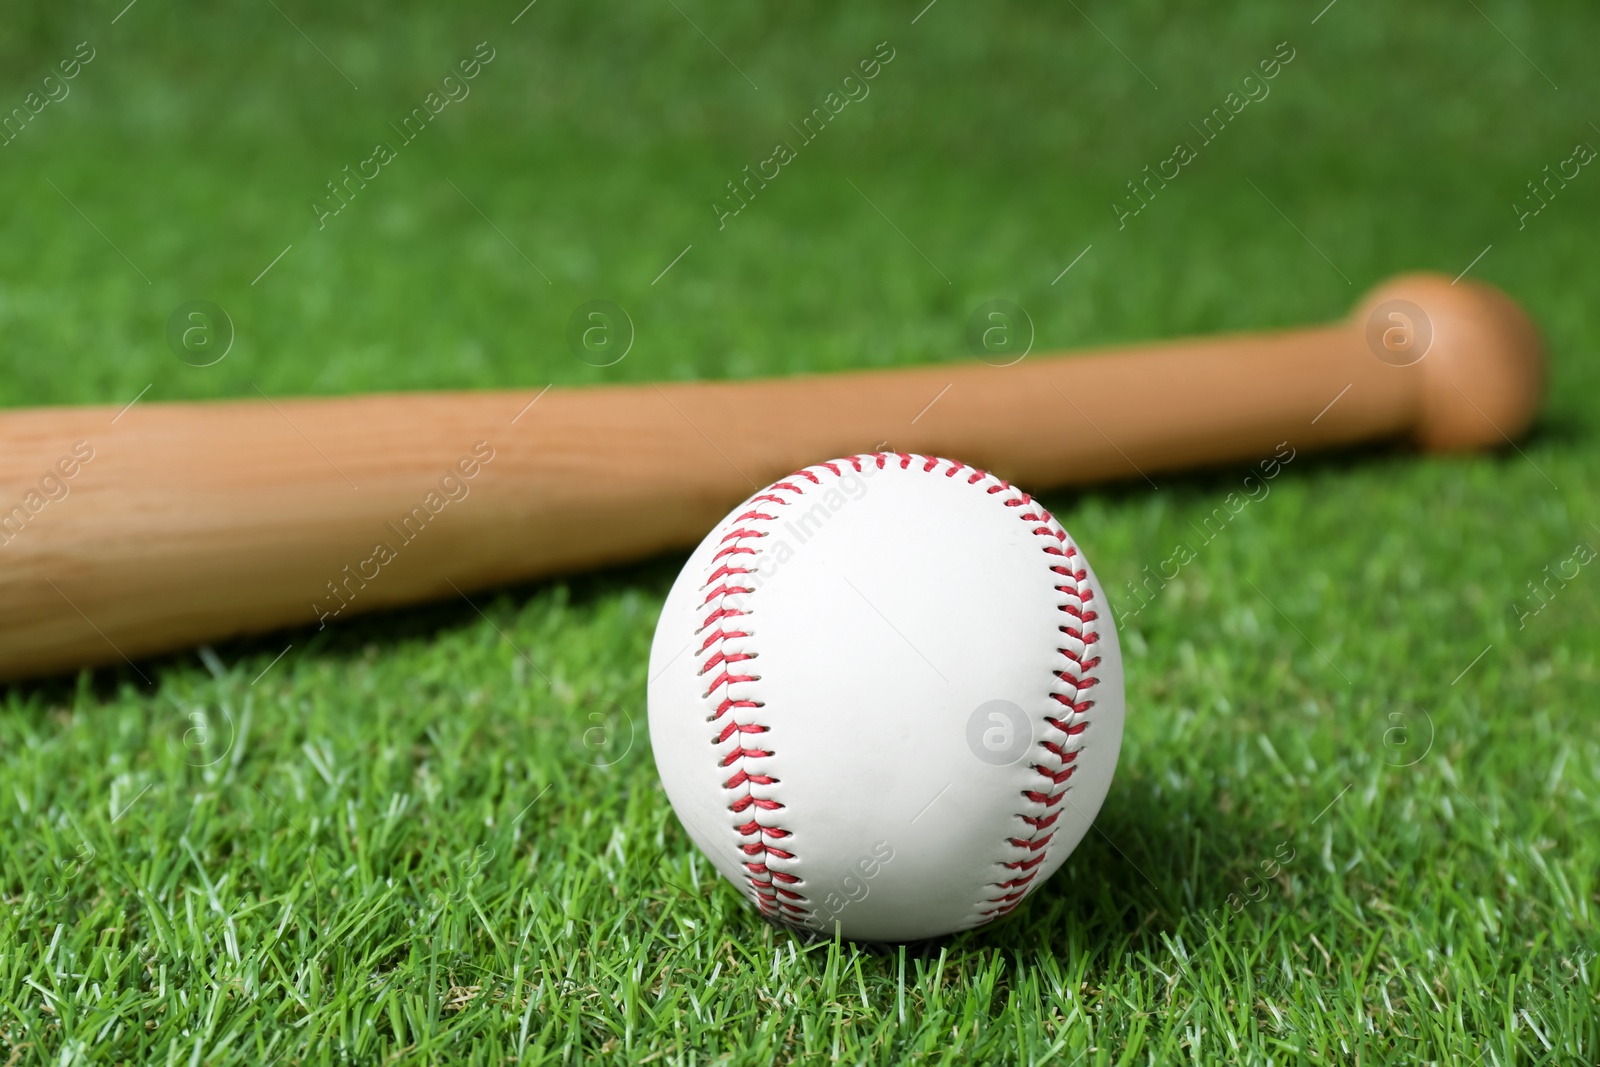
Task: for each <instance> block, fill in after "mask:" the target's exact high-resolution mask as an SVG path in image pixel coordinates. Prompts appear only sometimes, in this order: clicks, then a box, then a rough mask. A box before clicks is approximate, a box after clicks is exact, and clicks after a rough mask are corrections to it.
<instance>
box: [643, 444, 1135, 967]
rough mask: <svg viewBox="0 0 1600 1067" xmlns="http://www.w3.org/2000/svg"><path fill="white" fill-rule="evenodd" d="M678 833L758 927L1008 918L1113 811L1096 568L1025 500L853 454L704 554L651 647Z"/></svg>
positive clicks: (910, 933)
mask: <svg viewBox="0 0 1600 1067" xmlns="http://www.w3.org/2000/svg"><path fill="white" fill-rule="evenodd" d="M650 678H651V681H650V689H649V705H650V739H651V744H652V746H653V747H654V750H655V759H656V767H657V769H658V771H659V772H660V774H661V781H662V784H663V785H664V786H665V787H666V791H667V796H668V797H669V798H670V799H671V801H672V806H673V808H674V809H675V810H676V811H677V813H678V818H679V819H680V820H681V821H682V823H683V825H684V827H685V829H687V830H688V832H689V836H690V837H691V838H693V840H694V842H695V844H696V845H698V846H699V847H700V849H701V851H703V852H704V853H705V854H706V856H707V857H708V858H709V859H710V860H711V862H712V863H713V864H714V865H715V866H716V868H717V869H718V870H719V871H721V872H722V874H723V875H724V876H725V877H727V878H728V879H729V880H730V881H731V882H733V884H734V885H736V886H738V887H739V889H740V890H741V891H743V892H744V894H745V895H746V896H747V897H749V898H750V900H751V901H752V902H753V903H754V904H755V905H756V906H757V907H758V908H759V909H760V911H761V913H762V914H763V915H765V916H766V917H767V918H769V919H771V920H773V921H776V922H782V923H786V924H789V925H794V926H803V927H809V928H811V929H814V930H819V931H822V932H825V933H828V934H830V935H831V934H832V933H833V932H834V931H835V929H836V928H837V929H838V930H839V931H841V932H842V934H843V936H844V937H846V938H851V939H859V940H868V941H910V940H916V939H919V938H925V937H933V936H937V935H940V934H946V933H951V932H953V931H957V930H965V929H968V928H970V927H974V926H979V925H981V924H983V923H985V922H988V921H990V920H992V919H994V918H997V917H998V916H1001V915H1004V914H1005V913H1006V912H1008V911H1010V910H1012V909H1013V908H1015V907H1016V906H1017V904H1018V903H1019V902H1020V901H1021V900H1022V898H1023V897H1024V896H1026V895H1027V894H1028V893H1030V892H1032V891H1034V890H1036V889H1038V887H1039V886H1040V885H1041V884H1043V883H1044V881H1045V880H1046V879H1047V878H1049V877H1050V875H1051V874H1052V873H1053V872H1054V871H1055V870H1056V869H1057V868H1058V867H1060V866H1061V864H1062V862H1063V861H1064V860H1065V859H1066V858H1067V855H1068V854H1069V853H1071V852H1072V850H1073V849H1074V848H1075V847H1077V844H1078V842H1079V841H1080V840H1081V839H1082V838H1083V836H1084V834H1085V833H1087V832H1088V829H1089V824H1090V823H1091V822H1092V821H1093V819H1094V817H1095V814H1096V813H1097V812H1098V811H1099V810H1100V805H1101V802H1102V801H1104V799H1105V796H1106V791H1107V789H1109V788H1110V785H1111V776H1112V773H1113V771H1114V770H1115V769H1116V763H1117V753H1118V750H1119V749H1120V748H1121V744H1122V717H1123V686H1122V657H1121V654H1120V652H1119V650H1118V647H1117V637H1116V631H1115V630H1114V629H1113V628H1112V625H1111V614H1110V611H1109V609H1108V607H1107V605H1106V601H1105V595H1104V593H1103V591H1102V589H1101V586H1100V584H1099V582H1097V581H1096V580H1095V577H1094V575H1093V573H1092V572H1091V571H1090V570H1089V566H1088V563H1087V562H1086V561H1085V560H1084V558H1083V555H1082V553H1081V552H1079V551H1078V549H1077V547H1076V546H1075V545H1074V544H1073V542H1072V540H1071V538H1069V537H1068V536H1067V534H1066V532H1065V531H1064V530H1062V528H1061V526H1060V524H1059V523H1057V522H1056V521H1055V520H1054V519H1053V518H1051V516H1050V515H1049V513H1048V512H1047V511H1045V509H1044V508H1043V507H1042V506H1040V505H1039V503H1038V502H1037V501H1035V500H1033V499H1032V498H1031V497H1029V496H1028V495H1027V494H1026V493H1024V492H1022V490H1020V489H1017V488H1015V487H1013V486H1011V485H1009V484H1007V483H1006V482H1004V481H1002V480H1000V479H999V478H997V477H995V476H994V475H991V474H987V473H985V472H983V471H979V470H975V469H974V468H972V467H968V466H966V465H964V464H961V463H957V462H955V461H953V460H947V459H938V458H934V457H929V456H918V455H906V454H891V453H884V454H873V455H861V456H853V457H849V458H847V459H841V460H835V461H833V462H831V463H824V464H819V465H817V466H815V467H809V468H807V469H805V470H803V471H800V472H797V473H796V474H793V475H791V476H789V477H788V478H785V479H783V480H782V481H780V482H776V483H774V484H773V485H771V486H769V487H767V488H766V489H763V490H761V491H760V492H759V493H756V494H755V495H753V496H751V497H750V499H748V500H746V501H745V502H744V503H743V504H740V505H739V506H738V507H737V508H735V509H734V510H733V511H732V512H731V513H730V514H729V515H728V517H727V518H726V519H724V520H723V521H722V522H721V523H719V524H718V526H717V528H716V529H715V530H713V531H712V532H711V533H710V534H709V535H708V536H707V537H706V539H705V541H704V542H702V543H701V545H700V547H699V548H698V549H696V550H695V552H694V554H693V555H692V556H691V557H690V558H689V562H688V564H687V565H685V567H684V568H683V572H682V573H681V574H680V575H679V576H678V580H677V582H676V583H675V584H674V585H673V587H672V592H671V593H670V594H669V595H668V597H667V602H666V606H665V607H664V609H663V610H662V613H661V621H660V623H659V624H658V626H657V628H656V635H655V642H654V645H653V647H652V649H651V653H650Z"/></svg>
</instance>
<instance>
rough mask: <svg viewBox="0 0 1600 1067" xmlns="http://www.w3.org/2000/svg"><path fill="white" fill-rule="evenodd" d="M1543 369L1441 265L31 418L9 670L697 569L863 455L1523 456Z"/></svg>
mask: <svg viewBox="0 0 1600 1067" xmlns="http://www.w3.org/2000/svg"><path fill="white" fill-rule="evenodd" d="M1396 301H1399V302H1400V303H1396ZM1419 355H1420V359H1419V358H1418V356H1419ZM1413 360H1415V362H1411V361H1413ZM1405 363H1409V365H1404V366H1402V365H1398V364H1405ZM1542 368H1543V361H1542V356H1541V345H1540V341H1539V338H1538V335H1537V333H1536V331H1535V329H1534V327H1533V325H1532V324H1531V323H1530V322H1529V320H1528V319H1527V317H1526V316H1524V315H1523V313H1522V312H1521V311H1520V310H1519V309H1518V308H1517V307H1516V305H1515V304H1513V303H1512V301H1511V300H1510V299H1508V298H1507V297H1505V296H1504V295H1502V294H1501V293H1499V292H1498V291H1496V290H1493V289H1490V288H1488V287H1486V286H1482V285H1476V284H1473V283H1470V282H1463V283H1461V284H1458V285H1452V284H1450V283H1448V282H1447V281H1446V280H1445V279H1443V278H1439V277H1436V276H1431V275H1413V276H1408V277H1404V278H1400V279H1396V280H1395V281H1392V282H1390V283H1389V284H1387V285H1385V286H1383V287H1382V288H1380V289H1379V290H1377V291H1376V292H1375V293H1373V294H1372V295H1371V296H1370V297H1368V299H1367V300H1366V301H1364V302H1363V303H1362V305H1361V306H1360V307H1359V308H1358V309H1357V311H1356V312H1355V314H1354V315H1352V316H1351V318H1350V319H1348V320H1347V321H1344V322H1339V323H1334V324H1331V325H1327V326H1319V327H1314V328H1309V329H1302V330H1294V331H1288V332H1279V333H1266V334H1251V335H1242V336H1229V337H1216V338H1206V339H1199V340H1185V341H1173V342H1165V343H1161V344H1148V345H1135V346H1129V347H1123V348H1113V349H1103V350H1098V351H1093V352H1085V353H1080V354H1075V355H1070V356H1065V355H1056V356H1030V357H1028V358H1026V359H1023V360H1022V361H1021V362H1019V363H1017V364H1015V365H1013V366H1006V367H995V366H987V365H984V364H983V363H971V364H941V365H937V366H930V367H920V368H912V369H903V370H887V371H869V372H856V373H844V374H830V375H819V376H814V377H801V378H790V379H782V380H763V381H743V382H694V383H672V384H661V385H625V386H609V387H595V388H583V389H560V388H552V389H549V390H548V391H547V392H546V393H543V394H540V393H537V391H535V390H525V391H501V392H477V393H427V394H401V395H380V396H360V397H348V398H329V399H299V400H288V399H279V400H268V399H266V398H264V397H262V398H256V399H247V400H231V401H220V402H206V403H182V404H162V403H147V402H145V403H138V404H136V405H134V406H133V407H131V408H128V409H126V410H120V409H119V408H118V407H115V406H110V407H74V408H40V409H28V410H13V411H8V412H4V413H0V605H3V611H0V678H19V677H24V676H29V675H39V674H45V673H49V672H55V671H60V670H63V669H68V668H75V667H79V666H83V665H90V664H100V663H113V662H120V661H121V660H124V659H126V660H128V661H129V662H136V661H138V660H139V659H140V657H144V656H148V655H150V654H151V653H156V652H161V651H165V650H170V649H174V648H179V647H183V646H187V645H193V644H196V643H199V642H204V641H215V640H218V639H221V638H226V637H228V636H230V635H236V634H247V633H259V632H263V631H267V630H272V629H277V628H281V627H301V626H311V627H320V626H327V625H337V624H338V623H339V622H343V621H345V620H347V619H348V618H350V617H351V616H352V615H354V614H356V613H359V612H365V611H372V610H377V609H382V608H389V607H393V606H395V605H399V604H408V603H413V602H416V601H421V600H428V599H434V598H440V597H447V598H454V597H458V596H461V595H464V594H467V593H470V592H472V591H474V590H479V589H483V588H486V587H490V586H495V585H500V584H503V583H507V582H511V581H514V580H518V579H527V578H533V577H537V576H540V575H549V574H554V573H558V572H564V571H573V570H577V569H579V568H585V567H594V566H599V565H604V564H613V563H618V562H622V561H625V560H632V559H638V558H641V557H646V556H650V555H652V554H655V553H660V552H665V551H669V550H681V549H684V548H687V547H689V546H692V545H693V544H695V543H696V542H697V541H698V540H699V539H700V538H701V537H702V536H704V534H705V532H706V531H707V530H708V529H709V528H710V527H711V526H712V525H713V524H714V523H715V522H716V521H717V520H718V519H719V518H721V517H722V515H723V514H724V513H725V512H726V511H727V509H729V508H730V507H732V506H733V505H734V504H736V503H738V502H739V501H740V500H741V499H743V498H744V497H745V496H747V495H749V494H750V493H751V492H753V491H754V490H755V489H757V488H759V487H760V486H762V485H765V484H766V483H768V482H770V481H772V480H774V479H776V478H778V477H781V476H782V475H785V474H788V473H790V472H792V471H794V470H796V469H798V468H799V467H802V466H805V465H807V464H810V463H815V462H819V461H822V460H826V459H830V458H833V457H836V456H840V455H849V454H853V453H858V452H871V451H901V452H920V453H928V454H938V455H945V456H952V457H956V458H959V459H961V460H963V461H965V462H967V463H971V464H974V465H978V466H982V467H986V468H988V469H990V470H993V471H995V472H996V473H998V474H1000V475H1002V476H1003V477H1005V478H1008V479H1010V480H1012V481H1014V482H1016V483H1018V484H1020V485H1022V486H1024V487H1025V488H1027V489H1030V490H1043V489H1049V488H1053V487H1058V486H1063V485H1078V484H1086V483H1091V482H1096V481H1102V480H1107V479H1118V478H1135V479H1137V478H1141V477H1144V478H1152V479H1153V478H1154V476H1156V475H1158V474H1161V473H1163V472H1168V471H1173V470H1177V469H1180V468H1188V467H1197V466H1200V465H1204V464H1216V463H1223V462H1227V461H1247V462H1248V461H1254V460H1258V459H1264V458H1267V457H1269V456H1271V455H1272V454H1273V452H1274V450H1275V449H1276V448H1277V446H1278V445H1279V443H1280V442H1285V441H1286V442H1288V443H1289V444H1290V445H1291V446H1292V447H1294V448H1295V449H1296V450H1299V451H1307V450H1313V449H1318V448H1327V447H1330V446H1338V445H1349V444H1352V443H1356V442H1366V441H1376V440H1382V439H1407V440H1410V441H1412V442H1414V443H1415V444H1417V445H1419V446H1420V447H1422V448H1424V449H1430V450H1443V449H1464V448H1478V447H1484V446H1498V445H1501V444H1503V443H1505V442H1506V441H1508V440H1510V439H1511V438H1513V437H1515V436H1516V435H1517V434H1519V433H1520V432H1522V431H1523V430H1524V429H1525V428H1526V427H1527V425H1528V423H1529V421H1530V420H1531V419H1532V417H1533V415H1534V413H1535V410H1536V408H1537V406H1538V402H1539V396H1540V392H1541V389H1542V378H1543V371H1542ZM536 396H537V400H536V402H532V403H531V405H530V401H534V398H535V397H536ZM119 410H120V414H119ZM1079 532H1080V535H1086V536H1088V538H1089V539H1090V540H1091V541H1092V539H1093V534H1092V532H1087V533H1086V532H1084V531H1079ZM907 533H908V536H909V535H911V532H910V531H908V532H907ZM136 669H137V668H136ZM142 673H143V672H141V674H142Z"/></svg>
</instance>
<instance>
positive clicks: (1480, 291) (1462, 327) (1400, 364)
mask: <svg viewBox="0 0 1600 1067" xmlns="http://www.w3.org/2000/svg"><path fill="white" fill-rule="evenodd" d="M1354 324H1355V325H1356V326H1358V327H1359V328H1361V329H1363V330H1365V332H1366V340H1367V345H1368V347H1369V348H1371V349H1372V352H1373V354H1374V355H1376V356H1377V357H1378V358H1379V359H1380V360H1382V361H1383V362H1385V363H1388V364H1390V365H1392V366H1394V367H1395V368H1396V369H1397V371H1398V372H1399V373H1404V374H1409V375H1412V376H1414V389H1415V396H1416V422H1415V425H1414V427H1413V430H1412V438H1413V440H1415V442H1416V443H1417V445H1418V446H1420V447H1421V448H1424V449H1426V450H1428V451H1430V452H1441V451H1453V450H1456V449H1469V448H1484V447H1496V446H1499V445H1502V444H1504V443H1505V442H1507V441H1510V440H1512V439H1513V438H1515V437H1517V436H1518V435H1519V434H1521V433H1522V432H1523V431H1524V430H1526V429H1527V428H1528V425H1529V423H1531V422H1532V421H1533V417H1534V415H1535V414H1536V413H1537V412H1538V410H1539V401H1540V399H1541V397H1542V395H1543V393H1544V376H1545V375H1544V344H1543V342H1542V341H1541V340H1540V337H1539V331H1538V330H1537V329H1536V328H1535V327H1534V325H1533V322H1532V320H1530V319H1529V318H1528V316H1527V315H1526V314H1525V313H1524V312H1523V310H1522V309H1521V308H1520V307H1518V306H1517V304H1516V302H1515V301H1513V300H1512V299H1511V298H1510V297H1509V296H1507V295H1506V294H1504V293H1502V292H1501V291H1500V290H1498V289H1496V288H1494V287H1493V286H1490V285H1484V284H1480V283H1478V282H1470V281H1458V282H1455V283H1452V282H1451V281H1450V280H1449V279H1447V278H1445V277H1444V276H1443V275H1439V274H1404V275H1401V276H1400V277H1398V278H1392V279H1390V280H1389V281H1387V282H1385V283H1383V284H1382V285H1380V286H1379V287H1378V288H1377V289H1375V290H1373V291H1372V292H1371V293H1369V294H1368V295H1367V297H1366V299H1365V300H1363V301H1362V302H1361V304H1360V305H1359V306H1358V307H1357V309H1356V312H1355V316H1354Z"/></svg>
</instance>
